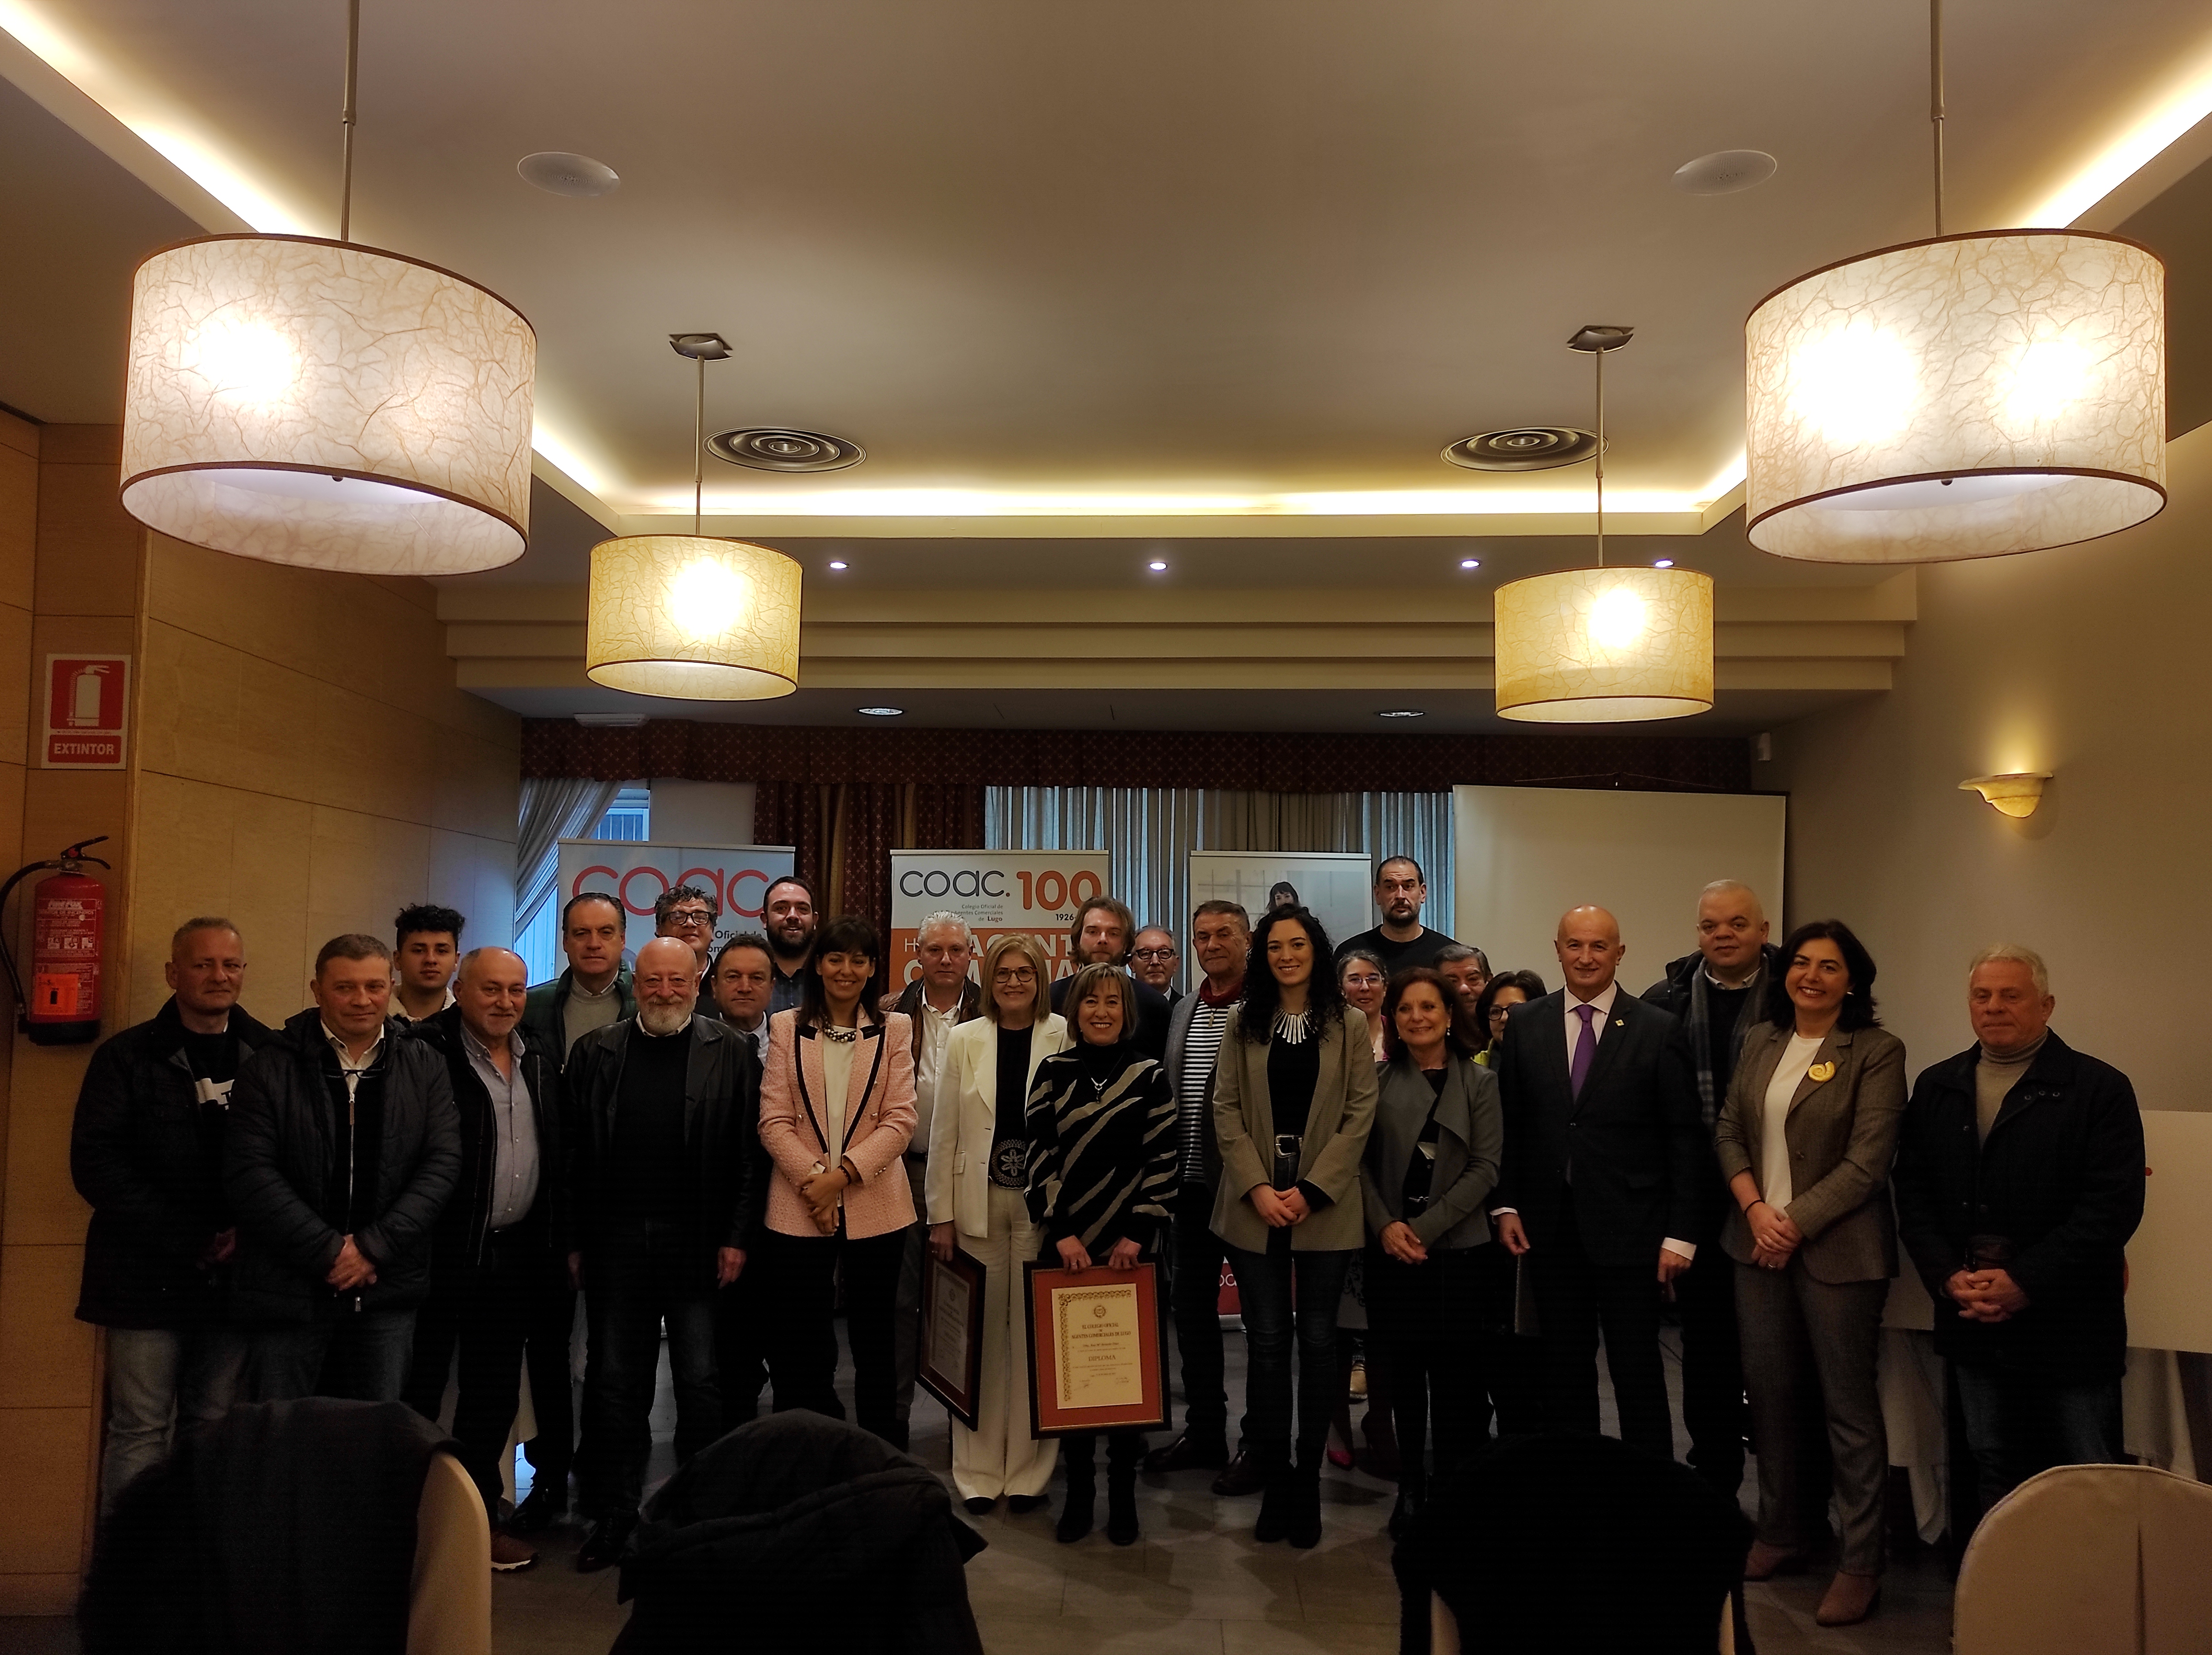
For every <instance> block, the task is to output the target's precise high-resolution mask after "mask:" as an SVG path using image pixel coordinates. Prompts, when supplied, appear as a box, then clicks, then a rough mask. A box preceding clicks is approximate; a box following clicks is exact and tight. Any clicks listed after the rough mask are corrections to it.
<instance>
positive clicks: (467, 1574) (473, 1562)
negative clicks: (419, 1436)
mask: <svg viewBox="0 0 2212 1655" xmlns="http://www.w3.org/2000/svg"><path fill="white" fill-rule="evenodd" d="M407 1655H491V1525H490V1524H489V1522H487V1521H486V1520H485V1518H484V1505H483V1495H482V1494H478V1493H477V1485H476V1484H475V1483H473V1482H471V1481H470V1480H469V1474H468V1473H467V1472H466V1471H465V1470H462V1469H461V1463H460V1461H459V1460H458V1459H455V1458H453V1456H452V1455H451V1454H433V1455H431V1456H430V1466H429V1470H428V1471H427V1472H426V1473H425V1474H424V1476H423V1478H422V1504H421V1505H420V1506H417V1507H416V1513H415V1578H414V1580H413V1582H412V1583H411V1584H410V1586H409V1588H408V1595H407Z"/></svg>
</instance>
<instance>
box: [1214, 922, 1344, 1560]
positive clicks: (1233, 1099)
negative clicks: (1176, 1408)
mask: <svg viewBox="0 0 2212 1655" xmlns="http://www.w3.org/2000/svg"><path fill="white" fill-rule="evenodd" d="M1329 955H1330V949H1329V943H1328V932H1327V931H1323V930H1322V924H1321V921H1320V920H1318V919H1316V918H1314V917H1313V915H1312V914H1310V913H1309V912H1306V910H1305V909H1304V908H1275V909H1272V910H1270V911H1269V912H1267V915H1266V916H1265V917H1263V918H1261V921H1260V924H1259V928H1258V929H1257V930H1256V931H1254V932H1253V933H1252V955H1251V959H1250V961H1249V964H1248V965H1247V967H1246V969H1245V973H1244V999H1243V1003H1241V1004H1240V1005H1239V1006H1238V1007H1237V1010H1236V1011H1235V1012H1234V1013H1233V1014H1232V1015H1231V1017H1230V1019H1229V1021H1228V1023H1227V1025H1226V1026H1225V1028H1223V1029H1222V1031H1221V1050H1220V1053H1219V1055H1218V1057H1217V1058H1216V1059H1215V1061H1214V1070H1213V1128H1214V1136H1215V1137H1217V1138H1218V1140H1219V1142H1220V1144H1221V1187H1220V1190H1219V1191H1218V1193H1217V1194H1216V1196H1215V1197H1214V1203H1213V1232H1214V1234H1217V1235H1218V1236H1219V1237H1220V1238H1221V1240H1222V1241H1223V1243H1224V1244H1225V1246H1226V1247H1227V1249H1228V1252H1229V1257H1230V1262H1231V1265H1232V1266H1233V1267H1234V1268H1235V1270H1236V1272H1237V1300H1238V1303H1239V1304H1240V1305H1241V1306H1242V1307H1243V1312H1244V1343H1245V1349H1246V1350H1247V1351H1248V1353H1249V1367H1248V1369H1247V1374H1246V1380H1245V1391H1244V1394H1245V1406H1246V1409H1247V1411H1246V1414H1245V1433H1244V1437H1245V1444H1246V1451H1247V1452H1249V1453H1250V1454H1251V1455H1252V1457H1253V1458H1254V1459H1255V1461H1257V1462H1259V1463H1260V1464H1264V1465H1266V1466H1267V1470H1268V1478H1267V1493H1266V1495H1265V1497H1264V1498H1263V1499H1262V1500H1261V1505H1260V1519H1259V1521H1258V1523H1257V1524H1255V1525H1254V1527H1253V1531H1252V1536H1253V1538H1254V1539H1255V1540H1262V1541H1267V1540H1288V1541H1289V1542H1290V1543H1291V1544H1292V1545H1293V1546H1298V1547H1310V1546H1315V1545H1318V1544H1319V1543H1321V1464H1322V1458H1323V1456H1324V1455H1325V1454H1326V1453H1327V1452H1328V1422H1329V1416H1330V1415H1331V1414H1332V1413H1334V1410H1335V1401H1336V1397H1335V1391H1336V1306H1337V1301H1338V1300H1340V1298H1342V1297H1343V1295H1344V1276H1345V1271H1346V1270H1347V1269H1349V1268H1350V1266H1351V1262H1352V1254H1353V1253H1354V1252H1357V1251H1358V1248H1359V1246H1360V1245H1361V1243H1362V1242H1363V1241H1364V1240H1365V1238H1366V1227H1365V1225H1364V1222H1362V1219H1361V1210H1360V1197H1359V1158H1360V1155H1361V1154H1362V1153H1363V1152H1364V1150H1365V1149H1366V1148H1367V1132H1368V1129H1369V1127H1370V1126H1371V1125H1373V1124H1374V1121H1375V1054H1374V1048H1373V1046H1371V1045H1370V1039H1369V1035H1368V1033H1367V1019H1366V1018H1365V1017H1364V1016H1362V1015H1360V1013H1359V1011H1358V1009H1357V1008H1356V1007H1352V1006H1348V1005H1346V1004H1345V1003H1344V996H1343V993H1342V991H1340V989H1339V988H1338V986H1337V981H1336V973H1335V972H1334V971H1333V970H1331V969H1330V968H1329ZM1293 1279H1295V1280H1296V1282H1297V1313H1296V1318H1295V1323H1294V1321H1293V1317H1292V1312H1291V1282H1292V1281H1293ZM1294 1326H1295V1333H1294V1332H1293V1327H1294ZM1294 1342H1295V1345H1296V1349H1297V1371H1298V1377H1297V1393H1298V1395H1297V1458H1296V1459H1295V1460H1293V1459H1292V1458H1291V1350H1292V1346H1293V1343H1294Z"/></svg>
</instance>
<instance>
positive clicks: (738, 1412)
mask: <svg viewBox="0 0 2212 1655" xmlns="http://www.w3.org/2000/svg"><path fill="white" fill-rule="evenodd" d="M774 1268H775V1267H774V1265H773V1264H770V1262H769V1251H768V1248H767V1247H766V1246H755V1247H753V1248H752V1249H751V1250H750V1251H749V1252H747V1253H746V1255H745V1268H744V1273H743V1274H741V1275H740V1276H738V1279H737V1280H736V1281H734V1282H731V1283H730V1285H729V1286H727V1287H726V1288H722V1289H720V1291H719V1292H717V1293H716V1294H714V1375H715V1382H716V1384H717V1385H719V1386H720V1389H721V1392H722V1429H724V1430H725V1431H734V1430H736V1429H737V1428H738V1427H739V1426H740V1425H750V1424H751V1423H752V1422H753V1421H755V1420H756V1419H757V1418H759V1417H760V1398H761V1392H762V1391H764V1390H766V1389H767V1388H768V1355H769V1352H768V1344H769V1319H770V1317H771V1316H772V1315H773V1314H774V1312H775V1306H774V1302H773V1300H772V1299H771V1297H770V1290H769V1276H770V1274H771V1273H772V1272H773V1270H774ZM537 1383H538V1381H537V1379H535V1378H532V1380H531V1384H532V1385H536V1384H537Z"/></svg>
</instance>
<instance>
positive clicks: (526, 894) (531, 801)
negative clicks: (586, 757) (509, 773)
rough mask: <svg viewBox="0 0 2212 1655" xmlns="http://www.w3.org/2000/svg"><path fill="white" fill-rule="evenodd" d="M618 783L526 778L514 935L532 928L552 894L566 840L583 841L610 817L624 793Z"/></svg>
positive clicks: (517, 854) (516, 851)
mask: <svg viewBox="0 0 2212 1655" xmlns="http://www.w3.org/2000/svg"><path fill="white" fill-rule="evenodd" d="M622 790H623V784H622V783H620V782H618V781H590V780H586V779H584V778H582V777H574V776H559V777H536V776H532V777H526V778H525V779H524V780H523V783H522V809H521V814H520V817H519V819H518V821H517V826H518V827H519V828H520V833H519V834H517V836H516V839H515V846H514V934H515V935H516V936H517V937H520V936H521V935H522V933H523V932H524V931H526V930H527V929H528V928H529V925H530V922H531V921H532V919H535V918H537V917H538V909H540V908H542V907H544V906H545V901H546V899H547V898H548V897H550V896H551V895H552V894H553V886H554V882H555V880H556V876H558V873H559V869H558V867H557V865H556V864H557V861H558V856H557V852H556V846H558V845H559V843H560V841H561V840H564V839H583V838H585V837H586V836H588V835H589V834H590V833H591V831H592V828H593V827H596V826H597V825H598V824H599V818H600V817H601V816H603V815H606V813H607V806H609V805H610V804H611V803H614V799H615V795H616V794H617V793H619V792H621V791H622Z"/></svg>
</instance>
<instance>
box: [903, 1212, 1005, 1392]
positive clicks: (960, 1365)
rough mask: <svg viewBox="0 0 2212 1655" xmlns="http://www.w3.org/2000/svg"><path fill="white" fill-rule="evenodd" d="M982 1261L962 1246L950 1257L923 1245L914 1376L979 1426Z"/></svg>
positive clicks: (981, 1367)
mask: <svg viewBox="0 0 2212 1655" xmlns="http://www.w3.org/2000/svg"><path fill="white" fill-rule="evenodd" d="M986 1275H987V1271H986V1270H985V1268H984V1266H983V1264H982V1261H981V1260H980V1259H978V1258H975V1256H974V1255H973V1254H971V1253H969V1252H967V1251H965V1250H964V1249H963V1248H960V1247H957V1246H956V1247H955V1248H954V1249H953V1250H952V1257H951V1260H950V1261H949V1262H948V1261H946V1260H945V1259H942V1258H939V1257H938V1256H937V1255H936V1254H935V1253H934V1252H931V1251H930V1249H929V1247H928V1246H927V1245H926V1244H925V1245H924V1246H923V1247H922V1250H921V1361H920V1363H919V1364H918V1365H917V1367H916V1369H915V1378H916V1379H920V1380H921V1384H922V1386H923V1388H924V1389H926V1390H927V1391H928V1392H929V1394H930V1395H931V1396H933V1397H936V1398H937V1399H938V1401H939V1402H941V1403H944V1404H945V1412H946V1413H948V1414H950V1415H951V1416H952V1417H953V1418H955V1419H957V1420H958V1421H959V1422H961V1424H963V1425H964V1426H966V1427H967V1428H969V1430H970V1431H972V1430H974V1429H975V1416H976V1409H977V1408H978V1407H979V1406H980V1405H981V1391H982V1378H983V1281H984V1277H985V1276H986Z"/></svg>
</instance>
